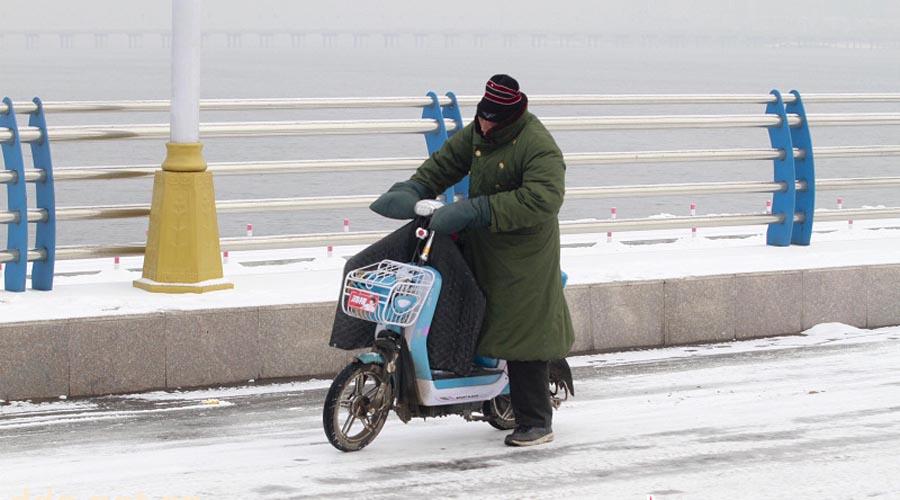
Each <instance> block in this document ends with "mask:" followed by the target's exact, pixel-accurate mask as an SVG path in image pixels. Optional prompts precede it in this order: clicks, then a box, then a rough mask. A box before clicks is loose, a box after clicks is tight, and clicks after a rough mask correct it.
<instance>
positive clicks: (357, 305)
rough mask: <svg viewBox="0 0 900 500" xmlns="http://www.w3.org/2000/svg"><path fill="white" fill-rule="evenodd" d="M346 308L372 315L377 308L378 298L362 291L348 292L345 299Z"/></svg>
mask: <svg viewBox="0 0 900 500" xmlns="http://www.w3.org/2000/svg"><path fill="white" fill-rule="evenodd" d="M347 307H348V308H350V309H359V310H361V311H365V312H368V313H373V312H375V309H377V308H378V296H377V295H375V294H372V293H368V292H364V291H362V290H350V296H349V297H347Z"/></svg>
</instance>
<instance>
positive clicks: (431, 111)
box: [422, 92, 454, 203]
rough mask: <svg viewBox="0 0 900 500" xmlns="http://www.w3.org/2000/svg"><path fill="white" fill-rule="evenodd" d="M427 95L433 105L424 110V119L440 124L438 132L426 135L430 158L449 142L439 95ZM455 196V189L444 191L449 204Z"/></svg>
mask: <svg viewBox="0 0 900 500" xmlns="http://www.w3.org/2000/svg"><path fill="white" fill-rule="evenodd" d="M427 95H428V97H430V98H431V104H429V105H428V106H425V107H424V108H422V118H427V119H431V120H436V121H437V124H438V128H437V130H433V131H431V132H428V133H427V134H425V146H426V147H427V148H428V155H429V156H430V155H433V154H434V153H436V152H437V151H438V150H439V149H441V146H443V145H444V142H446V141H447V126H446V125H445V124H444V112H443V110H442V109H441V102H440V100H439V99H438V96H437V94H435V93H434V92H428V94H427ZM453 194H454V193H453V187H449V188H447V190H446V191H444V196H445V197H446V200H447V203H452V202H453Z"/></svg>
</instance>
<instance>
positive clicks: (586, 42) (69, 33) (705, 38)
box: [0, 30, 900, 49]
mask: <svg viewBox="0 0 900 500" xmlns="http://www.w3.org/2000/svg"><path fill="white" fill-rule="evenodd" d="M170 45H171V34H170V32H169V31H168V30H46V31H44V30H22V31H6V32H3V33H0V47H5V48H25V49H48V48H59V49H74V48H95V49H106V48H128V49H142V48H168V47H169V46H170ZM773 45H778V46H785V45H790V46H799V47H832V48H856V49H860V48H900V38H885V37H875V36H873V37H865V35H863V36H861V37H857V38H853V39H844V38H828V37H822V38H818V37H806V38H804V37H799V38H798V37H796V36H793V37H791V38H790V39H788V38H785V39H783V40H782V39H780V38H779V37H778V36H775V35H773V36H765V35H755V34H751V35H738V34H726V33H723V34H721V35H709V34H657V33H569V32H516V33H513V32H484V31H438V32H424V31H386V30H378V31H374V30H373V31H353V30H295V31H286V30H250V31H240V30H208V31H204V33H203V46H204V47H226V48H274V47H287V48H306V47H309V48H326V49H334V48H400V47H405V48H448V49H451V48H597V47H623V46H625V47H676V48H677V47H694V46H696V47H706V46H721V47H754V46H773Z"/></svg>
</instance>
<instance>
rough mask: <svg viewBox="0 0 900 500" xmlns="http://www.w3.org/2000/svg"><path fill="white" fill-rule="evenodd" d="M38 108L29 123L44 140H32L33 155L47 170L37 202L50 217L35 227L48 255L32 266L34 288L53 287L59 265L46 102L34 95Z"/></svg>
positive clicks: (37, 240)
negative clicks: (56, 268) (45, 114)
mask: <svg viewBox="0 0 900 500" xmlns="http://www.w3.org/2000/svg"><path fill="white" fill-rule="evenodd" d="M34 104H35V106H37V110H36V111H35V112H34V113H32V114H31V116H30V117H29V119H28V125H30V126H32V127H36V128H38V129H40V131H41V139H40V140H38V141H32V142H31V143H30V144H29V145H30V146H31V156H32V158H33V159H34V168H35V169H36V170H39V171H41V170H42V171H43V172H44V179H43V180H41V181H38V182H35V197H36V200H35V205H36V206H37V208H38V209H40V210H43V211H44V212H45V213H46V214H47V217H46V219H44V220H43V221H40V222H38V223H37V227H36V229H35V247H37V249H38V250H41V251H43V252H44V254H45V257H44V258H43V259H40V260H36V261H34V263H33V264H32V265H31V288H34V289H35V290H52V289H53V269H54V267H55V265H56V193H55V192H54V183H53V161H52V158H51V156H50V136H49V134H47V120H46V117H45V116H44V104H43V103H42V102H41V100H40V99H39V98H37V97H35V98H34Z"/></svg>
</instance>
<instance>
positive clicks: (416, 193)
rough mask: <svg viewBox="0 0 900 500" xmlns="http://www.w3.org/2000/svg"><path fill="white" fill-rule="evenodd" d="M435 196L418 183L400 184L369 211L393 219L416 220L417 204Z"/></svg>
mask: <svg viewBox="0 0 900 500" xmlns="http://www.w3.org/2000/svg"><path fill="white" fill-rule="evenodd" d="M433 196H434V195H432V194H431V193H430V192H429V190H428V188H427V187H425V186H423V185H421V184H419V183H418V182H416V181H413V180H409V181H403V182H398V183H396V184H394V185H393V186H391V188H390V189H388V191H387V192H386V193H384V194H383V195H381V196H379V197H378V199H377V200H375V201H374V202H372V204H371V205H369V209H371V210H372V211H373V212H375V213H376V214H378V215H383V216H385V217H390V218H391V219H415V218H416V203H417V202H418V201H419V200H423V199H425V198H432V197H433Z"/></svg>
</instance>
